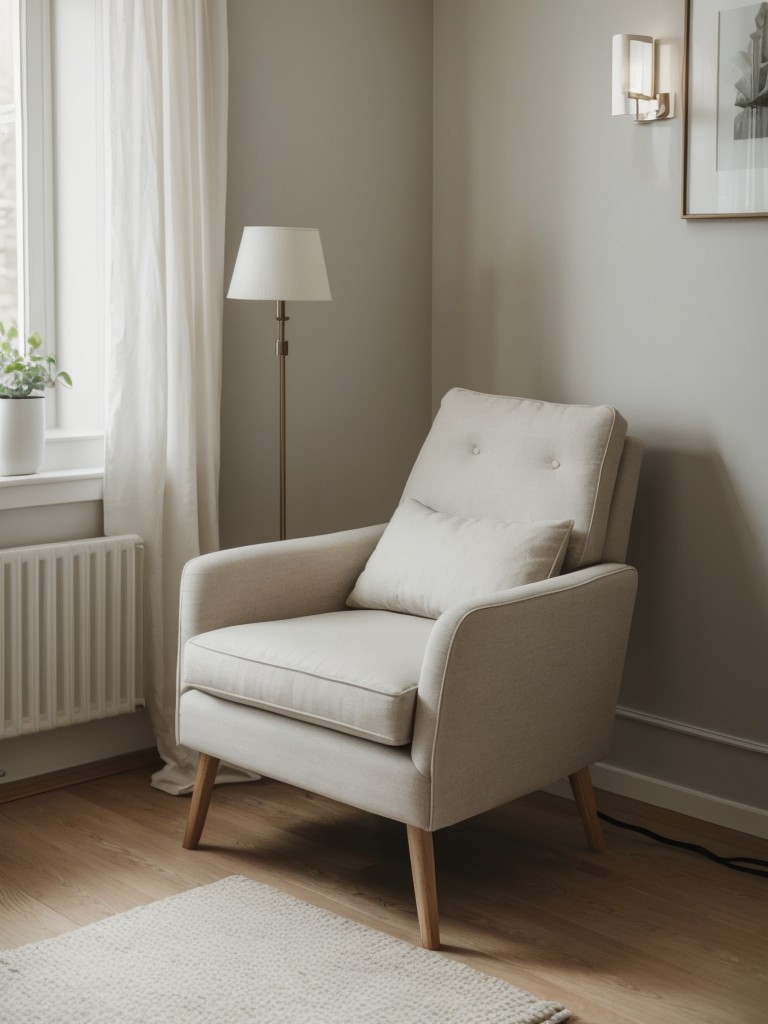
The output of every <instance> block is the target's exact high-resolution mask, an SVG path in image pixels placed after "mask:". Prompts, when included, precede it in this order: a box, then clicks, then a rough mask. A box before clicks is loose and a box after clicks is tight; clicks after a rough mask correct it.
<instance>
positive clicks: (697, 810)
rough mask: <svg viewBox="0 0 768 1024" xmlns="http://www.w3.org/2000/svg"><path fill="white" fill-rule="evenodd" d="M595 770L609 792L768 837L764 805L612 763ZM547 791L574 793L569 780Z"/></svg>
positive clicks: (594, 775) (596, 779)
mask: <svg viewBox="0 0 768 1024" xmlns="http://www.w3.org/2000/svg"><path fill="white" fill-rule="evenodd" d="M591 773H592V781H593V783H594V785H595V786H596V787H597V788H598V789H604V790H606V791H607V792H608V793H618V794H619V795H620V796H628V797H631V798H633V799H634V800H642V801H643V802H644V803H647V804H652V805H653V806H655V807H664V808H665V809H666V810H668V811H678V812H679V813H680V814H688V815H690V816H691V817H692V818H699V819H700V820H701V821H709V822H712V824H714V825H722V826H723V827H724V828H732V829H735V830H736V831H737V832H746V833H748V834H749V835H752V836H758V837H759V838H761V839H768V811H764V810H762V808H760V807H750V806H749V805H747V804H740V803H736V802H735V801H734V800H725V799H723V798H722V797H718V796H712V795H711V794H709V793H701V792H699V791H698V790H695V789H687V788H686V787H685V786H676V785H675V784H674V783H672V782H664V780H663V779H654V778H651V777H650V776H649V775H640V774H638V773H637V772H630V771H627V770H626V769H624V768H614V767H613V766H612V765H609V764H601V763H598V764H595V765H593V766H592V769H591ZM546 791H547V792H548V793H554V794H555V795H557V796H566V797H570V796H571V790H570V786H569V785H568V782H567V781H566V780H565V779H563V780H562V781H561V782H556V783H554V784H553V785H552V786H547V790H546Z"/></svg>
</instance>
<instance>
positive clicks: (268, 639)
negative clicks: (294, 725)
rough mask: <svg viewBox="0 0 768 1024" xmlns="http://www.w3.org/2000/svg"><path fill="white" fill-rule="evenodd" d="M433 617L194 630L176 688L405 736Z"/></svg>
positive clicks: (349, 615)
mask: <svg viewBox="0 0 768 1024" xmlns="http://www.w3.org/2000/svg"><path fill="white" fill-rule="evenodd" d="M432 626H433V622H432V621H431V620H428V619H422V618H417V617H416V616H408V615H396V614H394V613H392V612H384V611H344V612H330V613H328V614H325V615H309V616H304V617H302V618H295V619H279V620H277V621H276V622H257V623H249V624H247V625H241V626H227V627H226V628H224V629H216V630H213V631H212V632H210V633H201V634H200V635H199V636H195V637H193V638H192V639H191V640H189V641H188V642H187V644H186V645H185V648H184V662H183V666H184V667H183V678H182V692H184V691H186V690H190V689H196V690H203V691H205V692H206V693H210V694H214V695H215V696H217V697H222V698H224V699H227V700H233V701H237V702H239V703H241V704H250V705H252V706H253V707H257V708H262V709H263V710H266V711H273V712H275V713H277V714H280V715H286V716H288V717H290V718H299V719H301V720H302V721H306V722H312V723H313V724H314V725H319V726H323V727H324V728H326V729H335V730H337V731H338V732H346V733H350V734H351V735H353V736H362V737H364V738H365V739H369V740H374V741H375V742H377V743H385V744H388V745H390V746H402V745H404V744H406V743H410V741H411V735H412V732H413V713H414V707H415V704H416V690H417V687H418V683H419V675H420V673H421V663H422V660H423V657H424V650H425V648H426V645H427V639H428V638H429V634H430V632H431V630H432Z"/></svg>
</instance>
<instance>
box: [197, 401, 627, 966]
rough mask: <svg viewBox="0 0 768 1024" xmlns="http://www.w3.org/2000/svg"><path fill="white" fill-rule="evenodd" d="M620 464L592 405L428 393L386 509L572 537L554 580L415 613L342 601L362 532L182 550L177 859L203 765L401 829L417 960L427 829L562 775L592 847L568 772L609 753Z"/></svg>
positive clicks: (361, 558)
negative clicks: (424, 414)
mask: <svg viewBox="0 0 768 1024" xmlns="http://www.w3.org/2000/svg"><path fill="white" fill-rule="evenodd" d="M640 459H641V446H640V444H639V442H637V441H635V440H634V439H632V438H626V424H625V422H624V420H623V419H622V418H621V417H620V416H619V414H618V413H617V412H615V410H613V409H610V408H608V407H605V406H601V407H594V408H592V407H582V406H564V405H554V404H551V403H543V402H533V401H528V400H523V399H514V398H505V397H501V396H491V395H480V394H476V393H474V392H470V391H464V390H460V389H454V390H453V391H450V392H449V393H448V394H447V395H446V396H445V398H444V399H443V402H442V405H441V409H440V411H439V413H438V415H437V417H436V419H435V422H434V424H433V427H432V430H431V431H430V433H429V435H428V437H427V440H426V441H425V444H424V446H423V448H422V451H421V453H420V455H419V457H418V459H417V461H416V464H415V466H414V468H413V470H412V472H411V475H410V477H409V480H408V482H407V484H406V487H405V492H404V495H403V498H404V499H406V498H409V497H410V498H414V499H417V500H418V501H419V502H421V503H423V504H424V505H427V506H429V507H430V508H433V509H439V510H441V511H443V512H446V513H449V514H450V515H453V516H466V517H475V518H477V519H483V518H486V519H487V518H492V519H495V520H504V521H506V522H521V521H524V522H532V521H538V520H552V519H564V518H567V519H572V520H573V523H574V525H573V530H572V532H571V534H570V540H569V542H568V547H567V550H566V552H565V556H564V563H563V574H562V575H559V576H554V577H552V578H548V579H544V580H541V581H539V582H531V583H526V584H524V585H522V586H516V587H512V588H510V589H506V590H501V591H496V592H493V593H488V594H483V595H482V596H480V597H477V596H473V597H471V598H469V599H466V600H463V601H461V602H459V603H457V604H454V605H452V606H451V607H448V608H447V609H446V610H445V611H443V612H442V614H440V615H439V617H438V618H436V619H431V618H426V617H423V616H420V615H407V614H401V613H398V612H393V611H386V610H381V609H371V608H362V609H355V608H349V607H348V606H347V604H346V601H347V598H348V596H349V594H350V592H351V591H352V589H353V587H354V586H355V582H356V580H357V578H358V576H359V575H360V573H361V572H362V570H363V569H364V567H365V566H366V562H367V561H368V559H369V557H370V556H371V554H372V553H373V552H374V549H375V548H376V546H377V544H378V542H379V540H380V538H381V536H382V534H383V532H384V529H385V527H384V526H373V527H366V528H364V529H358V530H350V531H346V532H344V533H336V534H329V535H326V536H321V537H312V538H304V539H300V540H289V541H281V542H276V543H268V544H260V545H255V546H253V547H246V548H240V549H234V550H228V551H221V552H217V553H215V554H211V555H204V556H201V557H200V558H196V559H193V560H192V561H191V562H190V563H189V564H188V565H187V566H186V568H185V570H184V575H183V579H182V586H181V618H180V647H179V650H180V659H179V701H178V733H179V739H180V741H181V742H183V743H185V744H186V745H187V746H189V747H191V748H192V749H194V750H198V751H200V752H201V754H200V760H199V766H198V775H197V780H196V783H195V789H194V793H193V796H192V806H191V808H190V816H189V823H188V826H187V832H186V835H185V838H184V846H185V848H187V849H195V848H196V847H197V845H198V843H199V840H200V836H201V833H202V829H203V825H204V822H205V817H206V814H207V810H208V805H209V801H210V797H211V792H212V788H213V784H214V781H215V776H216V770H217V767H218V764H219V761H220V760H221V759H224V760H226V761H227V762H228V763H231V764H236V765H239V766H241V767H244V768H247V769H250V770H252V771H256V772H259V773H261V774H263V775H266V776H269V777H271V778H275V779H280V780H281V781H283V782H286V783H289V784H292V785H296V786H300V787H302V788H306V789H309V790H311V791H313V792H317V793H320V794H322V795H325V796H328V797H331V798H332V799H335V800H339V801H341V802H346V803H348V804H351V805H353V806H355V807H358V808H361V809H364V810H367V811H370V812H372V813H375V814H381V815H384V816H386V817H389V818H392V819H394V820H397V821H401V822H403V823H404V824H405V825H406V827H407V834H408V843H409V850H410V857H411V867H412V872H413V879H414V889H415V893H416V906H417V912H418V919H419V925H420V932H421V941H422V943H423V945H424V946H426V947H427V948H430V949H437V948H439V944H440V938H439V926H438V913H437V895H436V881H435V866H434V856H433V849H432V833H433V832H434V831H436V830H437V829H440V828H445V827H447V826H449V825H451V824H454V823H456V822H458V821H462V820H464V819H465V818H469V817H471V816H473V815H476V814H479V813H481V812H483V811H486V810H489V809H491V808H493V807H496V806H498V805H500V804H503V803H506V802H507V801H510V800H514V799H516V798H517V797H519V796H522V795H524V794H525V793H528V792H532V791H533V790H536V789H539V788H541V787H542V786H546V785H548V784H550V783H552V782H554V781H555V780H556V779H558V778H562V777H564V776H568V777H569V779H570V782H571V786H572V788H573V792H574V796H575V799H576V804H577V807H578V810H579V813H580V815H581V818H582V822H583V825H584V828H585V831H586V835H587V840H588V843H589V846H590V848H591V849H593V850H601V849H603V840H602V834H601V830H600V825H599V821H598V818H597V813H596V808H595V803H594V795H593V792H592V786H591V782H590V776H589V765H590V764H592V763H593V762H594V761H596V760H598V759H599V758H600V757H601V756H603V755H604V754H605V753H606V752H607V751H608V748H609V745H610V739H611V733H612V727H613V717H614V712H615V706H616V700H617V696H618V690H619V685H620V681H621V674H622V669H623V664H624V657H625V652H626V645H627V639H628V634H629V628H630V622H631V617H632V610H633V606H634V598H635V590H636V573H635V570H634V569H632V568H631V567H629V566H627V565H625V564H623V563H624V559H625V557H626V546H627V540H628V535H629V526H630V521H631V516H632V508H633V504H634V496H635V490H636V486H637V477H638V473H639V466H640Z"/></svg>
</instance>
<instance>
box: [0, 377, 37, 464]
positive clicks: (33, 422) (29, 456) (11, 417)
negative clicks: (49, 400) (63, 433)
mask: <svg viewBox="0 0 768 1024" xmlns="http://www.w3.org/2000/svg"><path fill="white" fill-rule="evenodd" d="M44 454H45V398H44V397H42V396H39V397H36V398H32V397H30V398H0V476H24V475H26V474H28V473H37V472H39V470H40V467H41V466H42V464H43V456H44Z"/></svg>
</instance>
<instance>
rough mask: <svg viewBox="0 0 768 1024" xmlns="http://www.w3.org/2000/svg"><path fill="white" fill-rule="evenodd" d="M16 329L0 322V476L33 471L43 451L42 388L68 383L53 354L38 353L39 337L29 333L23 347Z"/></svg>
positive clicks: (43, 389) (67, 378)
mask: <svg viewBox="0 0 768 1024" xmlns="http://www.w3.org/2000/svg"><path fill="white" fill-rule="evenodd" d="M18 337H19V332H18V331H17V330H16V328H15V327H9V328H8V330H6V329H5V325H4V324H3V323H0V476H22V475H24V474H28V473H37V472H38V471H39V469H40V467H41V466H42V464H43V455H44V454H45V389H46V388H54V387H56V385H57V384H63V385H64V386H65V387H68V388H71V387H72V379H71V377H70V376H69V374H68V373H65V372H64V371H63V370H58V371H57V370H56V360H55V359H54V357H53V356H44V355H42V354H41V352H40V349H41V347H42V344H43V342H42V340H41V338H40V336H39V335H38V334H31V335H30V336H29V337H28V338H27V343H26V345H25V346H24V347H23V349H19V347H18Z"/></svg>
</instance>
